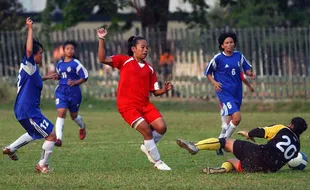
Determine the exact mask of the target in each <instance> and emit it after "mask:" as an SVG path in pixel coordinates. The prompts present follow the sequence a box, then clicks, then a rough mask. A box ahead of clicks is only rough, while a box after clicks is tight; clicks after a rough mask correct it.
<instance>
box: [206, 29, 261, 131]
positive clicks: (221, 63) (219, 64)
mask: <svg viewBox="0 0 310 190" xmlns="http://www.w3.org/2000/svg"><path fill="white" fill-rule="evenodd" d="M218 42H219V48H220V50H221V51H222V52H221V53H218V54H216V55H215V56H214V57H213V59H212V60H211V61H210V63H209V64H208V66H207V68H206V70H205V75H206V76H207V78H208V80H209V81H210V82H211V83H212V84H213V86H214V87H215V90H216V95H217V97H218V99H219V101H220V103H221V104H222V109H223V113H222V116H227V115H228V116H230V117H231V121H230V122H229V123H228V124H227V125H225V126H224V128H223V131H225V135H224V137H230V136H231V135H232V134H233V132H234V131H235V129H236V127H237V126H238V125H239V123H240V120H241V114H240V107H241V104H242V79H241V76H240V73H241V72H244V73H245V75H247V76H249V77H250V78H251V79H252V80H253V79H255V74H254V73H253V72H252V71H251V68H252V66H251V65H250V63H249V62H248V61H247V60H246V59H245V57H244V56H243V54H242V53H241V52H239V51H234V49H235V45H236V44H237V37H236V34H235V33H226V32H225V33H222V34H221V35H220V36H219V38H218ZM212 75H213V76H212Z"/></svg>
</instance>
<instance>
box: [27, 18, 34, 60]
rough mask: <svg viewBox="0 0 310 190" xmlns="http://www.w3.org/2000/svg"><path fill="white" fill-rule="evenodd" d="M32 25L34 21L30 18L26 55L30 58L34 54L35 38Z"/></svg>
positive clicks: (28, 21) (28, 19) (28, 20)
mask: <svg viewBox="0 0 310 190" xmlns="http://www.w3.org/2000/svg"><path fill="white" fill-rule="evenodd" d="M32 24H33V21H32V20H31V18H30V17H28V18H27V19H26V25H27V27H28V36H27V41H26V55H27V58H29V57H30V56H31V54H32V47H33V37H32Z"/></svg>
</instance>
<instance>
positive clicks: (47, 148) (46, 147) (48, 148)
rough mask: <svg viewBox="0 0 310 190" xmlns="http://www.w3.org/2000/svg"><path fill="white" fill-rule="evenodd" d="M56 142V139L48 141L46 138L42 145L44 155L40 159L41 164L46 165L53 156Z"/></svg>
mask: <svg viewBox="0 0 310 190" xmlns="http://www.w3.org/2000/svg"><path fill="white" fill-rule="evenodd" d="M54 145H55V142H54V141H48V140H45V141H44V143H43V145H42V149H43V150H42V155H41V158H40V161H39V164H40V166H44V165H46V164H47V163H48V159H49V157H50V156H51V154H52V152H53V148H54Z"/></svg>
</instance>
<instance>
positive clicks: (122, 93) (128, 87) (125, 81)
mask: <svg viewBox="0 0 310 190" xmlns="http://www.w3.org/2000/svg"><path fill="white" fill-rule="evenodd" d="M97 34H98V36H99V47H98V58H99V61H100V63H104V64H107V65H110V66H112V67H113V68H115V67H116V68H118V69H119V70H120V80H119V83H118V92H117V100H116V101H117V107H118V111H119V113H120V114H121V115H122V117H123V119H124V120H125V121H126V122H127V123H128V124H129V125H130V126H131V127H132V128H134V129H136V130H137V131H139V132H140V133H141V134H142V136H143V137H144V144H142V145H141V147H140V148H141V150H142V151H143V152H144V153H145V154H146V155H147V157H148V159H149V161H150V162H152V163H154V168H157V169H159V170H171V168H170V167H169V166H167V165H166V164H165V163H164V162H163V161H162V160H161V158H160V155H159V152H158V149H157V146H156V143H158V142H159V141H160V139H161V138H162V136H163V135H164V134H165V133H166V130H167V126H166V122H165V120H164V119H163V117H162V115H161V114H160V112H159V111H158V110H157V109H156V108H155V106H154V105H153V104H151V103H150V100H149V93H150V92H152V93H153V94H154V95H155V96H160V95H162V94H165V93H167V92H168V91H169V90H170V89H172V87H173V86H172V85H171V84H170V82H169V81H165V85H164V88H163V89H160V88H159V85H158V82H157V77H156V72H155V71H154V69H153V67H152V66H151V65H150V64H148V63H147V62H146V61H145V58H146V56H147V54H148V44H147V41H146V40H145V39H144V38H143V37H140V36H132V37H130V38H129V39H128V55H114V56H111V57H110V56H106V55H105V48H104V38H105V36H106V35H107V30H105V29H103V28H100V29H98V31H97Z"/></svg>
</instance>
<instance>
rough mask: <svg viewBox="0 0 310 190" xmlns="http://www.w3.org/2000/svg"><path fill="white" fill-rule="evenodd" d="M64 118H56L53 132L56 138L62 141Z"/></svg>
mask: <svg viewBox="0 0 310 190" xmlns="http://www.w3.org/2000/svg"><path fill="white" fill-rule="evenodd" d="M64 124H65V118H61V117H57V119H56V125H55V131H56V138H57V139H60V140H62V133H63V129H64Z"/></svg>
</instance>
